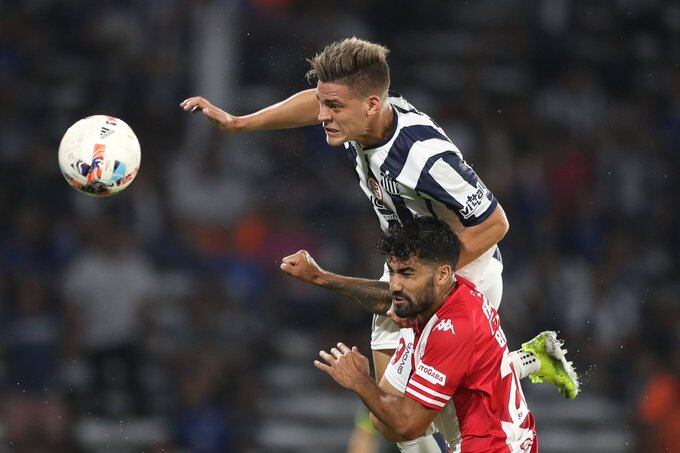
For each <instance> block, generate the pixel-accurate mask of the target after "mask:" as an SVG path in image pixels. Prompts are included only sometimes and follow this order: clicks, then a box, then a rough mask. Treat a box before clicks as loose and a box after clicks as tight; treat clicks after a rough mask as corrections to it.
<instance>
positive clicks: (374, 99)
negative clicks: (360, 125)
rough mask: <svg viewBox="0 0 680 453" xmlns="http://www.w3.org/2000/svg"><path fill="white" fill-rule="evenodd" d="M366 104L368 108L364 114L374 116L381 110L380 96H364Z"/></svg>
mask: <svg viewBox="0 0 680 453" xmlns="http://www.w3.org/2000/svg"><path fill="white" fill-rule="evenodd" d="M366 102H367V104H368V110H367V111H366V116H374V115H377V114H378V113H380V110H382V100H381V99H380V96H377V95H375V94H372V95H370V96H368V97H367V98H366Z"/></svg>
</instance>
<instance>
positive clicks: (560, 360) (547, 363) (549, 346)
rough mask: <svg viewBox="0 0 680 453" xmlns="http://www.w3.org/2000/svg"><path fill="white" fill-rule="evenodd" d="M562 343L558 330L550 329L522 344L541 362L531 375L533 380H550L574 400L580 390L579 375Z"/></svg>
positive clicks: (566, 396) (523, 347)
mask: <svg viewBox="0 0 680 453" xmlns="http://www.w3.org/2000/svg"><path fill="white" fill-rule="evenodd" d="M562 343H563V342H562V341H560V340H558V339H557V333H556V332H553V331H551V330H548V331H545V332H541V333H539V334H538V335H537V336H536V337H535V338H534V339H533V340H530V341H527V342H526V343H524V344H522V350H523V351H525V352H530V353H531V354H533V355H534V356H535V357H536V358H537V359H538V360H539V361H540V363H541V367H540V369H539V370H538V371H536V372H535V373H532V374H530V375H529V379H531V382H533V383H534V384H536V383H540V382H544V381H545V382H550V383H552V384H554V385H555V386H556V387H557V390H559V392H560V394H562V396H564V397H565V398H568V399H570V400H573V399H574V398H576V395H578V393H579V391H580V388H579V387H580V386H579V381H578V375H577V374H576V371H574V367H573V365H572V363H571V362H567V360H566V359H565V357H564V355H565V354H566V353H567V350H566V349H562Z"/></svg>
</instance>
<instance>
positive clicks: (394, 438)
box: [371, 414, 406, 442]
mask: <svg viewBox="0 0 680 453" xmlns="http://www.w3.org/2000/svg"><path fill="white" fill-rule="evenodd" d="M371 423H372V424H373V427H374V428H375V430H376V431H378V432H379V433H380V435H381V436H383V438H384V439H385V440H386V441H387V442H403V441H404V440H406V439H404V438H402V437H400V436H399V434H397V432H396V431H393V430H391V429H390V428H388V427H387V426H385V425H384V424H383V422H381V421H380V420H378V418H377V417H376V416H375V415H373V414H371Z"/></svg>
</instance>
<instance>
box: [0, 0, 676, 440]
mask: <svg viewBox="0 0 680 453" xmlns="http://www.w3.org/2000/svg"><path fill="white" fill-rule="evenodd" d="M351 35H356V36H359V37H363V38H367V39H371V40H375V41H378V42H381V43H384V44H386V45H387V46H389V47H390V48H391V50H392V53H391V59H390V64H391V68H392V78H393V89H394V90H396V91H398V92H401V93H402V94H404V95H405V96H406V97H407V99H409V100H410V101H411V102H412V103H414V104H415V105H416V106H417V107H419V108H420V109H421V110H423V111H426V112H428V113H430V115H431V116H433V117H434V118H435V119H436V120H437V121H438V122H439V123H440V124H441V125H442V126H443V127H444V128H445V129H446V130H447V132H448V133H449V135H450V136H451V137H452V138H453V140H454V142H456V143H457V144H458V146H459V147H460V149H461V150H463V153H464V154H465V156H466V158H467V160H468V162H470V163H471V164H472V165H473V166H474V167H475V169H476V170H477V172H478V173H479V174H480V175H481V177H482V178H483V179H484V181H485V182H486V183H487V185H488V186H489V187H490V188H491V189H492V190H493V192H494V193H495V194H496V196H497V198H499V200H500V201H501V202H502V204H503V206H504V207H505V210H506V212H507V214H508V217H509V220H510V224H511V228H510V232H509V234H508V235H507V237H506V239H505V240H504V241H503V242H502V244H501V249H502V251H503V255H504V261H505V272H504V281H505V294H504V298H503V304H502V305H501V316H502V319H503V324H504V327H505V331H506V333H507V334H508V337H509V338H510V343H511V344H514V345H515V346H517V345H518V344H519V343H520V342H521V341H523V340H526V339H528V338H529V337H531V336H533V334H535V333H536V332H538V331H540V330H544V329H559V330H560V331H561V333H562V336H563V337H565V338H566V339H567V341H568V345H569V349H570V354H571V357H572V358H573V359H574V360H575V362H576V364H577V365H578V367H579V369H580V372H581V373H582V375H583V378H584V382H583V394H582V395H581V396H580V397H579V398H578V399H577V400H576V401H573V402H568V401H564V400H562V399H559V397H558V396H557V394H556V392H555V391H554V389H552V388H548V387H543V386H535V385H531V384H528V383H525V385H524V388H525V392H526V394H527V398H528V402H529V406H530V408H531V409H532V410H533V411H534V412H535V413H536V414H537V423H538V429H539V436H540V440H541V447H542V448H541V450H542V451H543V452H575V451H588V452H623V451H639V452H657V451H671V450H673V449H674V448H677V446H678V445H680V383H679V380H678V379H679V378H678V371H679V370H680V367H679V366H680V349H679V348H678V345H679V341H680V336H679V335H680V331H679V326H680V316H679V314H680V310H679V309H678V305H679V303H680V298H679V295H680V291H679V285H680V279H679V272H678V265H679V261H678V256H679V255H680V222H679V220H680V219H679V216H678V204H677V199H676V202H675V204H673V201H672V200H673V199H674V198H676V197H677V196H678V195H677V194H676V193H674V185H673V180H674V178H676V177H677V171H678V159H679V150H680V66H679V63H680V4H678V3H677V2H671V1H661V0H649V1H643V0H612V1H607V2H601V1H568V0H534V1H526V0H510V1H505V2H494V1H490V0H482V1H469V2H463V1H456V2H444V1H433V0H421V1H418V2H414V1H402V0H393V1H384V2H383V1H361V0H345V1H342V2H338V1H330V0H329V1H308V0H234V1H229V0H222V1H219V0H214V1H211V0H116V1H112V0H111V1H77V0H61V1H58V0H23V1H19V2H17V1H6V0H0V87H1V88H0V184H1V185H0V213H1V214H0V219H2V220H1V221H0V319H1V321H2V329H1V330H0V339H1V346H2V348H1V351H2V361H1V365H2V366H1V376H2V393H1V399H0V415H1V424H0V427H1V429H0V439H1V443H0V444H1V445H2V447H1V448H0V451H7V452H13V451H17V452H38V451H50V452H52V451H54V452H59V451H69V452H70V451H74V452H78V451H83V452H89V451H109V452H128V451H129V452H133V451H142V450H143V451H148V452H161V451H166V452H199V453H202V452H206V453H207V452H259V451H281V452H341V451H346V444H347V441H348V438H349V435H350V432H351V430H352V426H353V417H354V414H355V411H356V410H357V409H358V408H359V407H360V403H359V401H358V399H357V398H356V397H354V396H353V395H352V394H351V393H350V392H347V391H341V390H339V389H338V388H336V386H335V385H334V384H332V383H331V382H330V380H329V379H328V378H327V377H326V376H324V375H322V374H321V373H319V372H317V371H316V370H315V369H314V368H313V366H312V363H311V362H312V360H313V359H314V357H315V355H316V352H317V351H318V350H319V349H320V348H321V347H325V346H328V345H329V344H331V343H332V342H334V341H337V340H340V339H341V340H344V341H346V342H350V343H354V344H357V345H358V346H360V348H361V349H362V350H363V351H366V352H368V330H369V322H370V317H369V315H367V314H366V313H364V312H363V311H362V309H361V308H359V307H358V306H355V305H354V304H353V303H352V302H350V301H345V300H342V299H340V298H338V297H334V296H332V295H331V294H329V293H327V292H324V291H322V290H316V289H313V288H310V287H306V286H303V285H301V284H299V283H298V282H295V281H292V280H289V279H286V278H284V277H283V276H282V275H281V274H280V272H279V270H278V264H277V261H278V260H279V259H280V258H281V257H283V256H284V255H286V254H289V253H291V252H294V251H297V250H298V249H301V248H306V249H308V250H310V251H311V252H312V254H313V255H314V256H316V257H317V258H318V261H319V263H321V264H322V265H323V266H325V267H327V268H328V269H331V270H335V271H338V272H343V273H348V274H352V275H360V276H365V277H377V276H379V275H380V274H381V259H380V257H379V256H377V254H376V253H375V249H374V244H375V241H376V239H377V238H378V234H379V231H378V224H377V221H376V219H375V218H374V213H373V212H372V210H371V209H370V206H369V204H368V203H367V202H366V200H365V199H364V197H363V195H362V194H361V193H360V191H359V190H358V189H357V188H356V187H355V179H354V176H353V173H352V172H353V169H352V167H351V165H349V163H348V162H347V159H346V156H345V153H344V150H342V149H332V148H329V147H328V146H327V145H326V144H325V141H324V136H323V132H322V130H321V129H320V128H305V129H301V130H296V131H280V132H272V133H257V134H249V135H242V136H230V137H228V136H224V135H220V134H219V133H216V132H215V131H213V130H212V129H211V128H210V127H208V125H207V124H206V121H204V119H203V118H200V117H197V116H191V115H188V114H186V113H184V112H182V111H181V110H180V109H179V107H178V103H179V102H180V101H181V100H182V99H184V98H186V97H189V96H192V95H202V96H205V97H207V98H208V99H210V100H212V101H213V102H215V103H216V104H218V105H220V106H222V107H224V108H225V109H227V110H228V111H231V112H233V113H236V114H243V113H248V112H250V111H253V110H255V109H259V108H261V107H264V106H266V105H269V104H270V103H272V102H274V101H277V100H280V99H283V98H285V97H287V96H288V95H289V94H291V93H292V92H294V91H297V90H300V89H304V88H307V87H308V84H307V83H306V82H305V80H304V77H303V76H304V73H305V71H306V70H307V66H306V63H305V58H306V57H309V56H312V55H313V54H314V53H315V52H317V51H318V50H320V49H322V48H323V46H324V45H325V44H327V43H328V42H330V41H332V40H335V39H339V38H344V37H347V36H351ZM98 113H105V114H110V115H115V116H119V117H121V118H123V119H124V120H125V121H126V122H128V123H129V124H130V125H131V126H132V127H133V129H134V130H135V131H136V133H137V135H138V137H139V140H140V142H141V144H142V150H143V156H142V167H141V172H140V175H139V176H138V178H137V180H136V181H135V182H134V183H133V185H132V186H131V187H130V188H129V189H128V190H126V191H125V192H124V193H122V194H120V195H117V196H116V197H114V198H111V199H101V200H95V199H90V198H88V197H85V196H83V195H81V194H78V193H76V192H75V191H74V190H72V189H71V188H69V187H68V185H67V184H66V182H65V181H64V180H63V178H62V176H61V175H60V174H59V171H58V167H57V147H58V143H59V140H60V138H61V135H62V134H63V133H64V131H65V130H66V128H67V127H68V126H69V125H70V124H72V123H73V122H75V121H76V120H77V119H79V118H81V117H84V116H88V115H91V114H98ZM673 206H675V208H673ZM389 448H390V447H389V446H387V445H382V446H380V449H381V450H380V451H383V452H385V451H391V450H390V449H389ZM676 451H677V450H676Z"/></svg>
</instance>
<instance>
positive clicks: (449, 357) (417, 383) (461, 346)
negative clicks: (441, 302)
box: [404, 317, 474, 410]
mask: <svg viewBox="0 0 680 453" xmlns="http://www.w3.org/2000/svg"><path fill="white" fill-rule="evenodd" d="M473 330H474V329H473V327H472V323H471V322H470V320H469V319H467V318H465V317H457V318H454V319H450V318H444V319H441V320H439V321H438V322H437V324H436V325H435V326H434V327H433V328H432V331H431V332H430V335H429V336H428V338H427V343H426V344H425V350H424V352H423V356H422V358H421V359H420V360H418V362H417V364H416V367H415V370H414V371H413V373H412V374H411V379H410V380H409V382H408V385H407V386H406V391H405V392H404V395H406V396H407V397H409V398H411V399H413V400H415V401H417V402H418V403H420V404H422V405H423V406H425V407H428V408H430V409H435V410H441V409H442V408H443V407H444V406H445V405H446V403H447V402H448V401H449V400H450V399H451V397H452V396H453V394H454V392H455V391H456V388H458V385H459V384H460V383H461V381H462V380H463V379H464V378H465V376H466V374H467V370H468V368H469V366H470V360H471V358H472V349H473V346H474V341H473Z"/></svg>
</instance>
